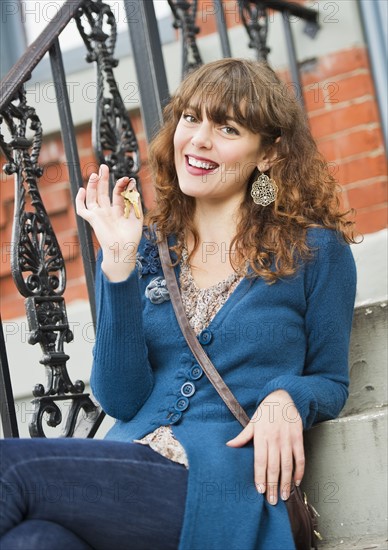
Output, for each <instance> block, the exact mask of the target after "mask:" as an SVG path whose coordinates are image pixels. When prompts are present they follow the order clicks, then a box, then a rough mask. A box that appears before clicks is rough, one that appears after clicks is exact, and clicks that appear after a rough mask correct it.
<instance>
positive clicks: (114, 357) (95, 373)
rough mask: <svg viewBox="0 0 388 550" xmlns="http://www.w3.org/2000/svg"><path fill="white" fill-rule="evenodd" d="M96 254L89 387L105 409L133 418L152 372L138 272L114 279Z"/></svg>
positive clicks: (148, 389)
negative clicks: (94, 334)
mask: <svg viewBox="0 0 388 550" xmlns="http://www.w3.org/2000/svg"><path fill="white" fill-rule="evenodd" d="M101 262H102V254H101V251H100V252H99V254H98V257H97V267H96V305H97V332H96V343H95V346H94V350H93V356H94V360H93V368H92V374H91V380H90V383H91V387H92V390H93V393H94V395H95V396H96V398H97V399H98V401H99V403H100V404H101V406H102V408H103V409H104V411H105V412H107V413H108V414H109V415H111V416H113V417H114V418H118V419H120V420H130V419H131V418H132V417H133V416H134V415H135V414H136V413H137V412H138V410H139V409H140V408H141V407H142V405H143V404H144V402H145V401H146V399H147V398H148V396H149V395H150V393H151V391H152V387H153V373H152V369H151V366H150V363H149V360H148V351H147V346H146V341H145V337H144V329H143V319H142V304H141V298H140V289H139V279H138V273H137V270H136V269H135V270H134V271H133V272H132V273H131V275H130V276H129V277H128V279H127V280H126V281H123V282H120V283H112V282H110V281H109V280H108V279H107V278H106V276H105V275H104V273H103V272H102V270H101Z"/></svg>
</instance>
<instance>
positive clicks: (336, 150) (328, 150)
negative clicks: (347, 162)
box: [318, 128, 383, 161]
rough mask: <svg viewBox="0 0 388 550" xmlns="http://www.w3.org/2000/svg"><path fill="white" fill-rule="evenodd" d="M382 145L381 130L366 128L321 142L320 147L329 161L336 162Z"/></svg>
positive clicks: (319, 142)
mask: <svg viewBox="0 0 388 550" xmlns="http://www.w3.org/2000/svg"><path fill="white" fill-rule="evenodd" d="M382 143H383V142H382V136H381V131H380V128H370V129H368V128H366V129H363V130H356V131H355V132H349V133H346V134H344V135H338V136H337V137H336V138H334V139H324V140H319V141H318V147H319V149H320V151H321V152H322V154H323V155H324V156H325V157H326V159H327V160H329V161H333V160H334V161H336V160H340V159H342V158H347V157H351V156H355V155H361V154H363V153H367V152H369V151H373V150H376V149H379V148H380V147H381V146H382Z"/></svg>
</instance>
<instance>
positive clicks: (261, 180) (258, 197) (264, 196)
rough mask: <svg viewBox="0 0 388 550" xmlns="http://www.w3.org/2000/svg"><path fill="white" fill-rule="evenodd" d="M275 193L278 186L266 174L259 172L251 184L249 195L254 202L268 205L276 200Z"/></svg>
mask: <svg viewBox="0 0 388 550" xmlns="http://www.w3.org/2000/svg"><path fill="white" fill-rule="evenodd" d="M277 194H278V186H277V185H276V183H275V182H274V180H272V179H271V178H269V177H268V176H267V175H266V174H260V176H259V177H258V178H257V180H256V181H254V182H253V184H252V189H251V196H252V198H253V202H254V203H255V204H260V205H261V206H268V205H269V204H271V202H274V201H275V200H276V197H277Z"/></svg>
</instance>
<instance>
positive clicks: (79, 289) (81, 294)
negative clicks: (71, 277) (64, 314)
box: [63, 279, 89, 307]
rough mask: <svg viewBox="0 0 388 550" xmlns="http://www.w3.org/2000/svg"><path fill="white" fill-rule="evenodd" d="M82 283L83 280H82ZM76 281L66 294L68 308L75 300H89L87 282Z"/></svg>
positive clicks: (70, 285) (67, 289)
mask: <svg viewBox="0 0 388 550" xmlns="http://www.w3.org/2000/svg"><path fill="white" fill-rule="evenodd" d="M81 281H82V280H81ZM81 281H80V280H77V281H74V284H70V283H69V284H68V285H67V287H66V290H65V292H64V295H63V296H64V298H65V302H66V306H67V307H68V306H69V304H71V302H73V301H74V300H89V296H88V291H87V287H86V283H85V280H84V279H83V281H82V282H81Z"/></svg>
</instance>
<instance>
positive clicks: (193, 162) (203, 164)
mask: <svg viewBox="0 0 388 550" xmlns="http://www.w3.org/2000/svg"><path fill="white" fill-rule="evenodd" d="M188 160H189V164H190V166H195V167H196V168H205V170H213V169H214V168H217V166H218V165H217V164H212V163H210V162H201V161H200V160H197V159H195V158H193V157H188Z"/></svg>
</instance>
